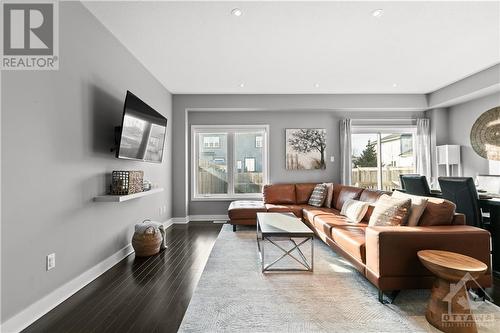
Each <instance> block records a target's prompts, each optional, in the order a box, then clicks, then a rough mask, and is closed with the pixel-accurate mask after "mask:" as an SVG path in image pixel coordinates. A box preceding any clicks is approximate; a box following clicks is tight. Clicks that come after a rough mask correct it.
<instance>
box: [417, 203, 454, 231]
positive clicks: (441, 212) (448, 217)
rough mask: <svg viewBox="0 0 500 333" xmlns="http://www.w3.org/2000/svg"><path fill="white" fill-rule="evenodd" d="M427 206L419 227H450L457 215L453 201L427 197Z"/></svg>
mask: <svg viewBox="0 0 500 333" xmlns="http://www.w3.org/2000/svg"><path fill="white" fill-rule="evenodd" d="M426 198H427V206H425V210H424V213H423V214H422V216H421V217H420V222H419V223H418V225H419V226H432V225H450V224H452V223H453V218H454V215H455V208H456V206H455V204H454V203H453V202H451V201H448V200H445V199H441V198H434V197H426Z"/></svg>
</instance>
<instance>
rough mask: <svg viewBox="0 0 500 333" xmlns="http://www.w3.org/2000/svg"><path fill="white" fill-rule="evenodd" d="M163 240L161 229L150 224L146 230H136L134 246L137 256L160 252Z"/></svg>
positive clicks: (133, 238) (133, 239)
mask: <svg viewBox="0 0 500 333" xmlns="http://www.w3.org/2000/svg"><path fill="white" fill-rule="evenodd" d="M162 241H163V238H162V236H161V234H160V230H158V228H155V227H154V226H149V227H147V228H146V229H144V231H136V232H134V236H133V237H132V246H133V248H134V250H135V255H136V256H137V257H149V256H152V255H155V254H157V253H158V252H160V245H161V243H162Z"/></svg>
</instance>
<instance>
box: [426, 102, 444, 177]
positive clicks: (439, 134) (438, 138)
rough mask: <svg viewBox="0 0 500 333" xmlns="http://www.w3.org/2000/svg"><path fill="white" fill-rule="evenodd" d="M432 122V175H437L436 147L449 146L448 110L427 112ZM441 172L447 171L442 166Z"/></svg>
mask: <svg viewBox="0 0 500 333" xmlns="http://www.w3.org/2000/svg"><path fill="white" fill-rule="evenodd" d="M425 115H426V117H427V118H429V120H430V122H431V174H432V175H433V176H435V175H437V169H438V166H437V164H436V163H437V161H436V153H435V152H436V146H439V145H445V144H448V135H449V133H448V109H446V108H439V109H432V110H429V111H426V112H425ZM439 168H440V172H442V173H444V172H445V169H444V168H443V167H442V166H440V167H439Z"/></svg>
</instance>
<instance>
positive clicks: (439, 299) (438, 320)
mask: <svg viewBox="0 0 500 333" xmlns="http://www.w3.org/2000/svg"><path fill="white" fill-rule="evenodd" d="M417 255H418V258H419V259H420V261H421V262H422V264H423V265H424V266H425V267H426V268H427V269H428V270H430V271H431V272H432V273H433V274H434V275H436V281H435V282H434V286H433V287H432V293H431V299H430V301H429V304H428V306H427V311H426V313H425V318H427V321H428V322H429V323H430V324H431V325H432V326H434V327H436V328H437V329H439V330H441V331H443V332H450V333H451V332H453V333H458V332H460V333H465V332H467V333H472V332H477V326H476V323H475V321H474V317H473V316H472V311H471V309H470V303H469V298H468V295H467V285H466V284H467V282H468V281H470V280H472V279H477V278H478V277H480V276H481V275H482V274H483V273H484V272H486V270H487V269H488V266H486V265H485V264H484V263H482V262H481V261H479V260H476V259H474V258H471V257H468V256H465V255H462V254H458V253H453V252H448V251H439V250H422V251H418V253H417Z"/></svg>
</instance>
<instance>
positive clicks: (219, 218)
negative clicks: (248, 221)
mask: <svg viewBox="0 0 500 333" xmlns="http://www.w3.org/2000/svg"><path fill="white" fill-rule="evenodd" d="M170 220H171V221H172V223H173V224H186V223H189V222H201V221H203V222H205V221H207V222H213V221H218V222H219V221H229V216H227V215H189V216H186V217H173V218H171V219H170Z"/></svg>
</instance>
